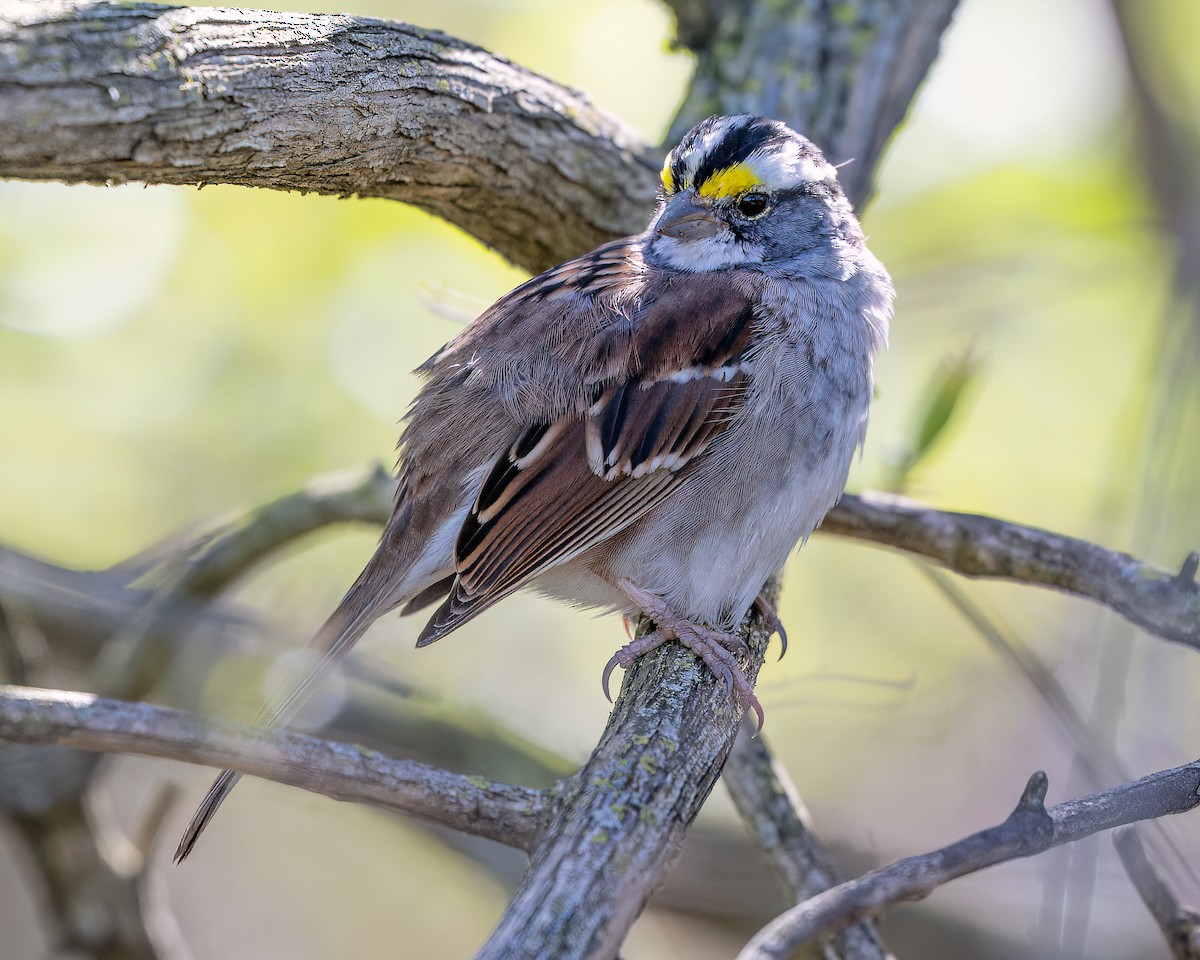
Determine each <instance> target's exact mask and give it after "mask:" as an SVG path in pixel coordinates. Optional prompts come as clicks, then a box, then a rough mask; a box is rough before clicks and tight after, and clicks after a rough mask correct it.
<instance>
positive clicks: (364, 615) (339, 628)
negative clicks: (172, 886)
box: [175, 544, 406, 863]
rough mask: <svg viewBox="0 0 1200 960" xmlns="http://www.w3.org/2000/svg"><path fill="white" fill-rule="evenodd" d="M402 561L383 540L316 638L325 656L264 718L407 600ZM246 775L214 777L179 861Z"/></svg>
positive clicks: (272, 717) (302, 694) (290, 705)
mask: <svg viewBox="0 0 1200 960" xmlns="http://www.w3.org/2000/svg"><path fill="white" fill-rule="evenodd" d="M396 566H397V564H396V561H395V557H394V555H393V554H392V553H391V551H389V550H388V549H387V546H386V544H381V545H380V548H379V550H378V551H377V552H376V553H375V556H374V557H372V558H371V562H370V563H368V564H367V566H366V569H365V570H363V572H362V573H361V574H359V577H358V579H357V580H356V581H355V582H354V586H352V587H351V588H350V590H349V592H347V594H346V596H345V597H343V598H342V602H341V603H339V604H338V606H337V609H336V610H334V611H333V613H332V614H331V615H330V617H329V619H328V620H326V621H325V624H324V625H323V626H322V627H321V629H320V630H318V631H317V634H316V636H315V637H314V638H313V640H312V643H311V644H310V649H311V650H312V651H313V652H314V653H315V654H318V655H319V659H318V660H317V662H316V663H315V664H314V665H313V666H312V667H311V668H310V669H309V670H308V672H307V673H306V674H305V675H304V677H303V679H301V680H300V682H299V683H298V684H297V685H296V686H295V687H293V688H292V689H291V691H289V692H288V693H287V695H286V696H283V697H280V698H279V699H278V700H277V701H276V702H275V703H274V704H272V705H271V706H270V707H268V708H265V709H263V710H262V711H261V712H260V714H259V722H260V723H265V724H267V725H274V724H275V723H277V722H279V721H280V720H282V719H284V718H285V717H287V716H289V715H290V714H291V713H292V712H293V711H294V710H295V709H296V708H297V707H298V706H299V705H300V704H301V703H302V702H303V700H304V699H305V698H306V697H307V696H308V694H309V693H310V692H311V691H312V686H313V684H314V683H315V682H316V681H317V680H318V679H319V678H320V677H321V676H322V675H323V674H324V673H325V672H326V671H327V670H328V669H329V668H330V667H331V666H332V665H333V663H334V662H335V661H336V660H338V659H339V658H340V657H341V656H342V655H343V654H345V653H346V652H347V651H348V650H349V649H350V648H351V647H352V646H354V643H355V641H357V640H358V638H359V637H361V636H362V635H363V634H364V633H366V631H367V628H368V627H369V626H370V625H371V624H372V623H374V622H375V620H376V619H378V618H379V617H380V616H382V615H383V614H384V613H386V612H387V611H388V610H390V609H391V608H393V607H394V606H396V605H397V602H403V601H404V599H406V598H405V597H403V596H401V597H400V598H399V599H398V600H397V599H396V597H395V593H394V592H393V589H392V586H393V585H394V584H395V582H396V579H397V578H396V576H395V575H396V573H397V570H396V569H395V567H396ZM241 778H242V775H241V774H240V773H238V772H237V771H235V770H223V771H222V772H221V775H220V776H219V777H217V779H216V780H215V781H214V782H213V785H212V786H211V787H210V788H209V790H208V793H206V794H205V795H204V799H203V800H202V801H201V802H200V806H199V807H197V808H196V812H195V813H194V814H193V815H192V819H191V822H189V823H188V825H187V829H186V830H184V832H183V836H182V837H181V838H180V840H179V846H178V847H176V849H175V862H176V863H180V862H181V861H182V860H183V859H184V858H185V857H186V856H187V855H188V854H189V853H191V852H192V848H193V847H194V846H195V845H196V841H197V840H198V839H199V838H200V834H201V833H202V832H203V831H204V828H205V827H207V826H208V823H209V821H210V820H212V818H213V816H215V814H216V812H217V810H218V808H219V807H220V806H221V804H222V803H223V802H224V801H225V798H226V797H227V796H229V792H230V791H231V790H232V789H233V788H234V787H235V786H236V785H237V782H238V781H239V780H240V779H241Z"/></svg>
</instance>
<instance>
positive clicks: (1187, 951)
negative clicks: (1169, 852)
mask: <svg viewBox="0 0 1200 960" xmlns="http://www.w3.org/2000/svg"><path fill="white" fill-rule="evenodd" d="M1113 846H1114V847H1116V849H1117V855H1118V856H1119V857H1120V858H1121V865H1122V866H1123V867H1124V868H1125V873H1126V874H1128V876H1129V880H1130V882H1131V883H1132V884H1133V886H1134V888H1135V889H1136V890H1137V892H1138V896H1139V897H1141V898H1142V903H1144V904H1145V905H1146V909H1147V910H1149V911H1150V915H1151V916H1152V917H1153V918H1154V922H1155V923H1156V924H1158V928H1159V929H1160V930H1161V931H1162V934H1163V938H1164V939H1165V940H1166V941H1167V946H1168V948H1169V949H1170V951H1171V956H1172V957H1174V958H1175V960H1197V958H1200V913H1197V912H1196V911H1195V910H1192V909H1189V908H1188V907H1185V906H1183V905H1182V904H1181V903H1180V902H1179V898H1178V897H1176V896H1175V893H1174V891H1172V890H1171V888H1170V886H1169V885H1168V884H1167V882H1166V880H1164V879H1163V877H1162V876H1161V875H1160V874H1159V872H1158V870H1157V869H1155V866H1154V863H1153V862H1152V861H1151V860H1150V856H1149V854H1147V853H1146V848H1145V847H1144V846H1142V841H1141V839H1140V838H1139V837H1138V831H1137V828H1136V827H1122V828H1121V829H1120V830H1118V831H1117V832H1116V833H1114V834H1113Z"/></svg>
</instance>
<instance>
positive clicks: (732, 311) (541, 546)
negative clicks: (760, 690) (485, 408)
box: [418, 275, 755, 645]
mask: <svg viewBox="0 0 1200 960" xmlns="http://www.w3.org/2000/svg"><path fill="white" fill-rule="evenodd" d="M646 294H647V295H646V297H645V299H644V300H643V301H642V303H641V304H640V305H639V307H638V309H637V310H636V311H634V312H633V314H632V316H631V318H630V321H631V323H630V326H629V327H628V328H627V329H628V330H629V331H630V335H629V337H628V339H627V341H626V345H625V346H624V348H623V349H624V355H623V356H613V355H611V354H610V356H609V361H610V363H611V364H612V366H613V367H616V368H618V369H620V370H622V371H623V372H626V374H627V375H625V376H622V377H619V378H615V379H614V380H613V381H610V382H609V383H606V384H605V383H601V384H597V385H594V386H593V387H592V388H591V389H592V397H591V400H592V402H591V403H590V405H587V406H586V409H585V412H584V413H583V414H582V415H567V416H563V417H559V418H558V419H555V420H551V421H549V422H543V423H539V424H535V425H533V426H530V427H528V428H527V429H526V430H525V431H524V433H522V434H521V436H519V437H518V438H517V440H516V441H515V442H514V443H513V444H512V445H511V447H509V449H508V450H507V451H506V452H505V454H504V455H503V456H501V457H500V458H499V459H498V460H497V461H496V463H495V464H494V466H493V467H492V469H491V471H490V473H489V474H488V476H487V477H486V479H485V480H484V482H483V484H482V485H481V486H480V488H479V492H478V495H477V496H476V499H475V503H474V506H473V507H472V509H471V511H470V513H469V514H468V516H467V518H466V521H465V522H464V524H463V526H462V529H461V531H460V533H459V536H458V541H457V544H456V548H455V568H456V572H457V575H456V577H455V580H454V582H453V587H452V589H451V590H450V595H449V596H448V597H447V598H446V600H445V602H444V603H443V604H442V605H441V607H440V608H439V609H438V611H437V612H436V613H435V614H434V616H433V617H432V619H431V620H430V621H429V623H428V624H427V625H426V627H425V629H424V630H423V631H422V633H421V637H420V639H419V640H418V644H419V645H425V644H428V643H432V642H433V641H435V640H438V639H440V638H441V637H443V636H445V635H446V634H447V633H449V632H450V631H452V630H454V629H456V628H457V627H459V626H461V625H462V624H463V623H465V622H466V621H467V620H469V619H471V618H473V617H475V616H476V615H478V614H479V613H481V612H483V611H484V610H485V609H487V608H488V607H490V606H491V605H492V604H494V603H496V602H497V601H499V600H501V599H503V598H504V597H506V596H508V595H509V594H510V593H512V592H513V591H514V590H517V589H518V588H520V587H521V586H523V585H524V584H526V583H528V582H529V581H530V580H532V579H533V578H535V577H536V576H538V575H539V574H540V573H542V572H544V571H545V570H547V569H549V568H551V567H553V566H557V565H559V564H562V563H565V562H567V561H568V560H570V559H572V558H574V557H576V556H578V555H579V554H581V553H583V552H584V551H585V550H587V549H589V548H590V547H592V546H595V545H596V544H597V543H600V542H602V541H604V540H606V539H608V538H610V537H612V536H614V535H615V534H617V533H619V532H620V531H621V530H623V529H625V528H626V527H627V526H629V525H630V524H631V523H633V522H635V521H636V520H637V519H638V518H640V517H642V516H643V515H645V514H646V513H647V512H648V511H649V510H651V509H652V508H653V507H654V506H655V505H656V504H658V503H660V502H661V501H662V500H663V499H664V498H665V497H667V496H669V495H670V494H671V493H672V492H673V491H674V490H675V489H677V488H678V486H679V484H680V483H681V482H682V481H683V479H684V477H685V476H686V474H687V472H688V466H689V464H693V463H695V462H696V460H697V458H698V457H699V456H700V455H701V454H702V453H703V452H704V451H705V450H706V449H707V448H708V447H709V446H710V445H711V444H712V443H714V442H715V441H717V440H718V439H719V437H720V435H721V433H722V432H723V431H724V429H725V427H726V425H727V424H728V423H729V421H730V420H731V418H732V417H734V416H735V415H736V413H737V410H738V408H739V407H740V406H741V404H742V403H743V401H744V399H745V395H746V389H747V387H748V386H749V383H750V377H751V375H752V374H751V370H752V364H753V359H752V356H750V355H749V352H750V345H751V340H752V336H753V333H754V328H755V318H754V314H753V310H752V307H751V303H750V299H749V297H748V296H747V294H746V292H745V291H743V290H740V289H738V288H737V287H735V286H734V285H731V284H729V283H728V282H727V281H725V282H722V281H721V280H719V279H717V280H714V278H713V277H712V276H711V275H701V276H695V277H680V278H676V279H675V280H674V281H673V282H672V283H671V284H670V286H669V287H667V286H666V285H664V287H663V288H659V289H655V290H648V291H646Z"/></svg>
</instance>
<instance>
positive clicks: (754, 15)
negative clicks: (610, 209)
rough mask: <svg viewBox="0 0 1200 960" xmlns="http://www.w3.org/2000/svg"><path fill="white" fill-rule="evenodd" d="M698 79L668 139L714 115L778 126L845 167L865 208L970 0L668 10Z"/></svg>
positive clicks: (683, 3)
mask: <svg viewBox="0 0 1200 960" xmlns="http://www.w3.org/2000/svg"><path fill="white" fill-rule="evenodd" d="M666 2H667V5H668V6H669V7H671V8H672V9H673V10H674V11H675V16H676V20H677V23H678V25H679V39H680V42H681V43H682V44H684V45H685V46H686V47H688V48H689V49H690V50H691V51H692V52H693V53H694V54H695V55H696V74H695V77H694V78H693V80H692V84H691V87H690V88H689V89H688V93H687V96H686V97H685V99H684V102H683V105H682V106H681V107H680V109H679V113H678V115H677V116H676V118H675V121H674V123H673V124H672V125H671V131H670V133H669V134H668V135H667V143H668V145H669V144H671V143H674V142H675V141H676V140H678V138H679V137H680V136H681V135H682V134H683V133H684V132H685V131H686V130H687V129H688V128H689V127H691V126H692V125H693V124H694V123H696V122H698V121H700V120H703V119H704V118H705V117H707V116H708V115H709V114H713V113H760V114H764V115H766V116H770V117H778V118H779V119H781V120H785V121H786V122H787V123H789V124H791V125H792V126H793V127H794V128H795V129H796V130H798V131H800V132H801V133H803V134H804V135H805V136H807V137H809V138H811V139H812V140H813V141H814V142H815V143H816V144H818V145H819V146H820V147H821V148H822V149H823V150H824V151H825V153H826V155H827V156H828V157H829V158H830V160H831V161H832V162H834V163H842V162H843V161H846V160H853V161H854V162H853V163H851V164H849V165H848V166H846V167H843V168H842V170H841V172H840V173H839V179H840V180H841V182H842V186H843V187H844V188H845V190H846V193H847V195H848V196H849V197H850V199H851V200H852V201H853V202H854V203H855V205H856V206H860V207H861V206H862V205H863V204H864V203H865V202H866V200H867V198H868V196H869V194H870V191H871V182H872V178H873V177H874V173H875V168H876V165H877V164H878V162H879V157H880V155H881V154H882V152H883V148H884V145H885V144H886V143H887V141H888V139H889V138H890V137H891V135H892V131H893V130H895V129H896V126H897V125H898V124H899V123H900V121H901V120H903V119H904V115H905V114H906V113H907V112H908V107H909V104H910V103H911V102H912V99H913V95H914V94H915V93H916V90H917V87H918V86H919V85H920V83H921V81H922V80H923V79H924V78H925V74H926V72H927V71H928V70H929V66H930V64H932V63H933V60H934V57H936V56H937V52H938V46H939V44H940V42H941V38H942V34H943V32H944V31H945V29H946V27H947V26H948V25H949V23H950V18H951V17H952V16H953V14H954V10H955V8H956V7H957V6H958V0H890V2H888V3H879V2H877V0H839V2H838V3H826V2H824V0H782V2H776V3H762V2H753V0H736V2H733V3H726V2H721V0H666Z"/></svg>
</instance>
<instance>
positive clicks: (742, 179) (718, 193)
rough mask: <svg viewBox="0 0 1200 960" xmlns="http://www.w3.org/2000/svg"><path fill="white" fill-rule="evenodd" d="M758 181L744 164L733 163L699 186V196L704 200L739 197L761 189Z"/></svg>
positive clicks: (760, 182) (761, 183)
mask: <svg viewBox="0 0 1200 960" xmlns="http://www.w3.org/2000/svg"><path fill="white" fill-rule="evenodd" d="M762 185H763V182H762V180H760V179H759V178H758V177H757V176H756V175H755V173H754V171H753V170H751V169H750V168H749V167H748V166H746V164H744V163H735V164H734V165H733V166H732V167H726V168H725V169H724V170H718V171H716V172H715V173H714V174H713V175H712V176H711V177H709V178H708V179H707V180H705V181H704V183H702V184H701V185H700V196H702V197H704V198H705V199H706V200H719V199H722V198H723V197H740V196H741V195H742V194H743V193H748V192H749V191H751V190H753V189H755V188H756V187H761V186H762Z"/></svg>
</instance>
